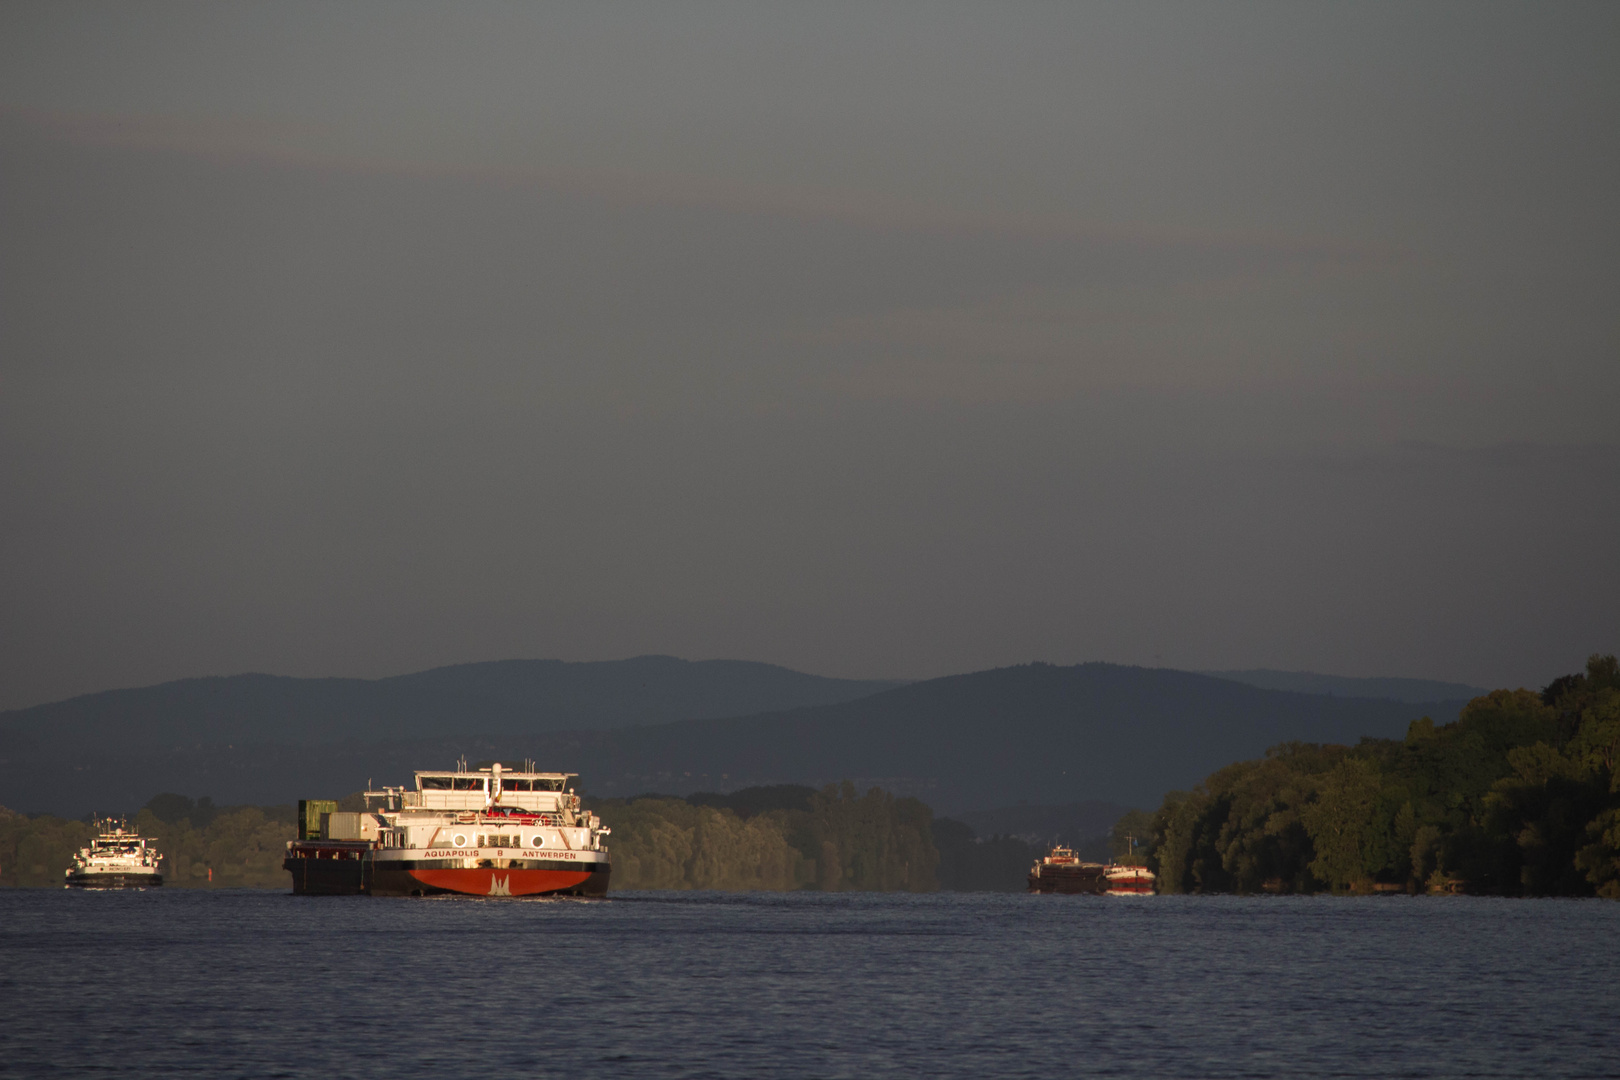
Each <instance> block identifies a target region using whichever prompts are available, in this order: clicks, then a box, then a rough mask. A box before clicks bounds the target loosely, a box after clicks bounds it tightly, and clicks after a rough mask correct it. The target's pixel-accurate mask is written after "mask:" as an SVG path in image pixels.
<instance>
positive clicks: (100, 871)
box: [63, 820, 163, 889]
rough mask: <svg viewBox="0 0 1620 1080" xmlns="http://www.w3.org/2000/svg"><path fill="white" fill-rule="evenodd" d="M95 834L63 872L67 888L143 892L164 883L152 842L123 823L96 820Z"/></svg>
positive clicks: (161, 859)
mask: <svg viewBox="0 0 1620 1080" xmlns="http://www.w3.org/2000/svg"><path fill="white" fill-rule="evenodd" d="M96 827H97V829H98V830H99V832H98V834H97V835H96V836H95V837H94V838H93V839H92V840H91V841H90V843H89V845H88V846H86V847H82V848H80V849H79V853H78V854H77V855H75V856H74V857H73V865H72V866H70V867H69V868H68V869H67V870H65V871H63V873H64V875H65V876H66V878H67V881H66V882H65V884H64V885H63V887H64V888H68V889H145V888H151V887H153V886H157V885H162V884H163V872H162V870H161V869H160V867H161V864H162V862H163V856H162V855H160V854H158V852H157V849H156V848H154V847H153V846H152V844H153V843H154V842H155V841H153V840H151V839H148V838H147V837H144V836H136V835H135V834H134V833H132V832H129V831H128V830H126V829H125V828H124V822H122V821H112V820H106V821H98V822H96Z"/></svg>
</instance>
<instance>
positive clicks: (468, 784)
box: [450, 776, 484, 791]
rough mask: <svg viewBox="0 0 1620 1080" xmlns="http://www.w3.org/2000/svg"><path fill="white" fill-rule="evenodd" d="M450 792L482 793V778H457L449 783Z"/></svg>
mask: <svg viewBox="0 0 1620 1080" xmlns="http://www.w3.org/2000/svg"><path fill="white" fill-rule="evenodd" d="M450 785H451V790H452V791H483V790H484V778H483V777H482V776H457V777H453V778H452V779H451V781H450Z"/></svg>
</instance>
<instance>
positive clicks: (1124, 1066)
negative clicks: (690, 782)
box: [0, 889, 1620, 1077]
mask: <svg viewBox="0 0 1620 1080" xmlns="http://www.w3.org/2000/svg"><path fill="white" fill-rule="evenodd" d="M0 1072H11V1073H14V1074H17V1075H29V1076H32V1075H38V1076H44V1075H47V1074H49V1075H55V1076H60V1075H75V1074H80V1073H95V1074H104V1073H107V1074H113V1075H119V1076H172V1075H176V1074H188V1073H189V1074H198V1075H205V1076H210V1077H236V1076H244V1077H246V1076H252V1077H260V1076H285V1077H347V1076H353V1077H395V1076H448V1077H462V1076H474V1075H478V1076H490V1077H505V1076H589V1077H595V1076H634V1077H639V1076H647V1077H778V1076H780V1077H843V1076H848V1077H872V1076H889V1075H893V1076H919V1077H958V1076H960V1077H1023V1076H1030V1077H1035V1076H1039V1077H1053V1076H1067V1075H1097V1076H1128V1077H1166V1076H1187V1077H1227V1076H1233V1077H1238V1076H1242V1077H1259V1076H1287V1077H1295V1076H1358V1077H1359V1076H1378V1077H1391V1076H1412V1077H1430V1076H1434V1077H1440V1076H1443V1077H1453V1076H1514V1077H1523V1076H1548V1075H1556V1076H1570V1077H1584V1076H1620V904H1617V903H1613V902H1607V901H1578V900H1575V901H1571V900H1492V899H1481V898H1467V897H1433V898H1430V897H1423V898H1404V897H1402V898H1393V897H1384V898H1368V899H1347V898H1330V897H1316V898H1282V897H1268V898H1237V897H1132V898H1124V897H1121V898H1104V897H1083V896H1026V895H1004V894H952V893H937V894H931V895H922V896H910V895H897V894H849V893H845V894H824V893H794V894H759V893H755V894H737V893H731V894H721V893H629V894H620V895H618V896H616V897H614V898H613V899H610V900H607V901H577V900H574V901H521V900H518V901H502V900H468V899H434V900H420V899H398V900H384V899H369V898H364V897H352V898H350V897H344V898H315V897H294V896H291V895H287V894H282V893H272V892H250V891H242V892H223V891H222V892H201V891H190V890H180V889H159V890H152V891H148V892H129V893H98V892H93V893H86V892H67V891H56V890H18V889H12V890H4V891H0Z"/></svg>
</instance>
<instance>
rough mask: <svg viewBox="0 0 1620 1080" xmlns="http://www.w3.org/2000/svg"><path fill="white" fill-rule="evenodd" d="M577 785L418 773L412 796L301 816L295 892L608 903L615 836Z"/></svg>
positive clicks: (503, 773) (470, 773)
mask: <svg viewBox="0 0 1620 1080" xmlns="http://www.w3.org/2000/svg"><path fill="white" fill-rule="evenodd" d="M576 775H577V774H575V773H543V772H533V771H529V770H510V769H506V768H503V767H502V766H501V765H499V764H496V765H493V766H491V767H490V768H487V769H474V770H467V769H461V770H457V771H447V772H418V773H416V787H415V790H407V789H405V788H402V787H400V788H389V787H385V788H383V789H382V790H381V791H368V792H366V805H367V807H368V809H367V810H365V811H363V812H353V813H343V812H339V811H337V810H336V808H335V805H334V804H330V803H328V804H326V805H328V806H332V807H333V809H331V810H328V811H325V812H319V813H314V812H311V813H307V814H305V815H302V817H303V819H304V820H303V821H302V822H301V826H300V831H301V835H300V838H299V839H297V840H292V841H289V842H288V844H287V857H286V859H285V860H284V861H283V863H282V865H283V866H284V867H285V868H286V869H287V870H289V871H290V872H291V873H292V878H293V892H295V893H312V894H325V895H354V894H364V895H368V896H433V895H438V894H445V893H460V894H462V895H466V896H605V895H606V894H607V888H608V875H609V870H610V864H609V859H608V849H607V844H606V842H605V839H606V837H607V836H608V834H609V832H610V831H611V830H609V829H607V828H605V827H603V825H602V820H601V819H600V818H599V817H597V816H596V815H595V814H592V813H587V812H585V811H583V810H581V808H580V802H579V796H578V795H576V794H574V792H573V789H571V788H569V787H568V781H569V779H570V778H572V777H574V776H576ZM373 802H376V803H377V806H376V808H375V809H372V808H371V806H372V803H373ZM304 805H305V806H306V807H308V806H309V805H310V804H309V803H306V804H304Z"/></svg>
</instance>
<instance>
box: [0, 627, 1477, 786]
mask: <svg viewBox="0 0 1620 1080" xmlns="http://www.w3.org/2000/svg"><path fill="white" fill-rule="evenodd" d="M643 659H644V660H646V659H652V660H655V661H656V663H654V664H652V666H651V670H660V668H659V665H666V666H667V665H669V664H674V665H681V664H684V663H685V662H683V661H673V660H669V659H668V658H643ZM529 663H533V662H529ZM553 663H554V662H553ZM619 663H620V664H621V665H622V664H632V665H633V664H634V663H636V662H632V661H620V662H619ZM709 663H711V664H722V665H723V664H725V663H726V662H722V661H713V662H709ZM499 668H500V666H499V665H495V667H494V669H493V673H494V674H501V671H500V670H499ZM620 670H621V671H624V670H636V669H635V668H633V667H632V668H630V669H624V668H621V669H620ZM712 670H722V669H712ZM777 670H778V671H780V670H783V669H777ZM446 671H448V672H450V673H451V674H450V675H449V676H444V675H442V674H436V673H434V672H425V673H423V675H422V676H405V677H402V680H379V682H393V683H395V685H396V686H403V687H404V688H405V690H404V691H401V692H402V693H404V699H403V700H404V701H405V703H406V704H412V703H413V702H414V704H412V709H411V710H410V711H403V712H401V714H400V716H399V717H390V716H388V715H385V714H381V713H379V712H377V711H376V710H375V709H373V710H371V711H365V710H359V709H356V710H355V711H354V712H351V713H344V712H343V711H342V709H341V708H340V707H339V706H340V705H342V704H343V703H345V702H352V701H353V700H354V699H353V697H352V695H354V694H355V693H357V692H358V691H357V690H356V687H355V685H354V684H357V683H358V684H361V686H362V687H363V686H364V685H366V684H365V683H364V681H363V680H330V682H333V683H337V684H339V685H338V686H337V687H336V688H335V692H334V694H333V696H332V697H330V698H323V700H328V701H329V702H330V701H336V702H337V703H338V704H337V705H332V706H331V709H330V710H329V713H324V714H321V715H322V716H328V715H330V716H334V717H336V721H335V722H332V723H329V724H326V725H325V726H322V725H321V724H320V723H316V722H314V721H312V720H311V719H310V718H309V717H307V716H306V717H305V718H304V722H302V723H287V724H285V725H283V726H282V728H281V729H280V730H269V731H267V730H266V728H265V726H264V725H262V724H248V723H245V722H243V721H241V720H240V719H238V720H235V721H230V722H221V723H220V724H219V725H218V726H217V727H212V728H210V727H209V726H208V722H209V720H210V718H211V717H212V716H215V715H218V714H219V711H220V710H219V709H217V708H200V707H197V706H195V705H193V706H192V707H191V712H189V713H188V714H187V716H188V717H189V719H186V720H185V721H184V722H181V723H174V722H170V721H168V720H163V718H162V714H161V711H160V710H158V711H154V710H156V705H153V703H152V702H150V701H149V702H148V705H149V706H152V707H150V708H145V709H139V710H132V709H126V710H124V711H122V712H116V711H115V712H114V713H112V714H106V713H98V714H96V715H97V716H99V717H100V719H92V720H91V721H86V720H84V719H83V718H80V719H79V720H77V721H75V718H74V715H73V713H72V711H71V710H68V709H66V707H67V706H70V705H73V704H74V703H73V702H64V703H59V704H58V705H56V706H39V707H36V708H35V709H28V710H20V711H18V712H14V713H11V714H7V715H5V716H0V803H4V804H5V805H8V806H11V807H13V808H16V809H21V810H25V811H38V810H49V811H52V812H56V813H69V814H73V815H79V814H83V813H86V812H88V811H90V810H101V811H109V810H110V811H116V810H119V809H125V808H131V807H135V806H139V805H141V804H142V803H144V802H145V801H146V800H147V799H149V798H151V797H152V796H153V795H155V794H157V793H158V792H160V791H176V792H180V793H182V794H186V795H190V796H200V795H210V796H212V797H213V799H214V801H215V802H216V803H219V804H221V805H224V804H229V803H248V802H251V803H280V802H285V801H288V800H290V799H297V798H300V797H308V796H332V795H342V794H344V793H346V792H350V791H354V790H355V789H357V788H359V787H360V786H361V785H362V784H364V783H366V782H368V780H374V781H375V782H376V783H391V784H399V783H408V782H410V778H411V777H410V773H411V770H412V769H416V768H440V767H445V766H448V765H451V764H452V763H453V762H454V761H455V760H456V758H457V757H458V756H462V755H465V756H466V757H467V758H468V759H469V760H478V759H486V758H501V759H505V760H521V759H523V758H532V759H534V760H536V761H537V762H540V763H542V766H543V767H545V768H549V769H559V770H567V771H570V772H577V773H580V774H581V785H582V790H584V791H586V792H587V793H589V794H591V795H596V796H621V797H622V796H627V795H635V794H640V793H643V792H648V791H659V792H665V793H668V794H671V795H681V796H685V795H689V794H692V793H694V792H698V791H717V792H727V791H734V790H737V789H740V788H747V787H756V786H765V785H773V784H808V785H810V786H819V785H821V784H823V783H827V782H832V781H838V780H843V779H850V780H853V781H855V782H856V783H857V784H859V785H861V786H863V787H864V786H869V785H878V786H882V787H885V788H887V789H889V790H891V791H894V792H896V793H899V794H907V795H916V796H918V797H920V798H922V799H924V801H926V802H928V803H929V804H930V805H932V806H933V807H934V808H935V809H936V811H939V812H941V813H960V812H967V811H974V810H982V809H985V808H990V807H1009V806H1015V805H1018V804H1020V803H1024V804H1038V805H1062V804H1073V803H1079V802H1086V801H1098V802H1110V803H1115V804H1118V805H1122V806H1136V807H1148V806H1153V805H1156V804H1157V803H1158V801H1159V799H1160V798H1161V797H1162V796H1163V794H1164V792H1165V791H1166V790H1169V789H1172V788H1177V787H1190V786H1191V785H1193V784H1195V783H1197V782H1198V781H1200V780H1201V779H1202V778H1203V777H1205V776H1207V775H1209V773H1211V772H1213V771H1214V770H1215V769H1218V768H1220V767H1222V766H1224V765H1226V764H1228V763H1231V762H1234V761H1239V760H1243V759H1245V758H1250V757H1254V756H1256V755H1259V754H1261V753H1264V751H1265V750H1266V748H1267V747H1269V746H1272V745H1274V744H1276V743H1279V742H1284V741H1289V740H1300V741H1310V742H1345V743H1354V742H1356V741H1358V740H1359V739H1360V738H1361V737H1362V736H1364V735H1365V736H1382V737H1399V736H1401V735H1404V733H1405V731H1406V727H1407V724H1408V723H1409V722H1410V721H1411V720H1413V719H1415V718H1416V717H1417V716H1419V715H1421V714H1425V713H1426V714H1428V715H1430V716H1432V717H1433V718H1434V719H1435V720H1437V721H1441V722H1444V721H1448V720H1451V719H1453V718H1454V717H1455V716H1456V714H1457V711H1458V710H1459V709H1460V708H1461V706H1462V704H1463V702H1462V701H1460V700H1458V701H1451V702H1434V703H1429V704H1427V705H1421V706H1420V705H1412V704H1408V703H1403V702H1396V701H1390V700H1375V699H1359V698H1340V697H1327V696H1322V695H1309V694H1299V693H1293V692H1287V691H1278V690H1265V689H1261V688H1258V687H1253V686H1248V685H1245V684H1242V683H1238V682H1234V681H1231V680H1228V679H1221V678H1214V677H1210V676H1205V675H1197V674H1192V673H1189V672H1182V671H1171V670H1167V669H1156V668H1131V667H1120V666H1117V665H1111V664H1080V665H1076V666H1074V667H1054V666H1051V665H1048V664H1030V665H1023V666H1019V667H1011V668H997V669H994V670H990V671H982V672H975V673H971V674H966V675H953V676H948V677H945V678H941V679H931V680H928V681H925V682H919V683H912V684H908V685H900V686H894V685H893V684H885V685H888V686H889V688H888V689H881V690H879V691H878V692H877V693H867V694H863V695H861V696H853V691H854V690H855V689H857V688H858V687H859V688H864V687H865V686H869V685H871V684H849V683H844V684H842V685H841V686H837V687H827V686H825V685H823V686H821V687H820V688H819V689H818V690H817V692H824V693H832V692H835V691H836V692H838V693H846V692H847V693H850V694H851V696H850V697H848V698H846V699H845V700H842V701H835V702H831V703H824V704H814V705H801V706H798V707H794V708H786V709H783V708H775V709H770V710H765V711H759V712H755V713H752V714H748V715H732V716H727V717H708V718H693V719H682V720H676V721H672V722H661V723H648V724H643V725H640V726H634V727H622V726H621V727H598V728H596V729H594V730H592V729H575V730H567V731H563V730H555V729H554V730H550V731H547V730H543V729H539V728H536V727H525V726H524V724H525V722H526V720H527V718H528V717H530V716H532V715H533V712H532V711H531V710H530V709H529V707H528V706H527V705H523V703H522V700H520V699H521V695H519V699H510V698H507V697H503V696H502V694H500V693H495V692H493V691H491V692H489V693H484V692H483V691H480V692H479V693H477V694H472V696H471V697H470V698H469V699H467V700H471V701H477V702H484V703H486V704H487V703H491V702H493V703H494V705H491V706H490V711H489V712H487V713H485V714H482V715H475V714H477V713H478V711H479V709H481V708H483V707H484V706H478V707H476V708H475V706H474V705H472V704H468V703H467V700H464V701H463V702H462V704H461V705H459V706H456V705H455V704H454V701H453V700H452V698H451V697H445V696H442V693H447V691H444V687H445V685H446V683H445V682H443V681H440V682H438V683H437V684H435V679H440V680H443V679H446V678H448V680H449V682H450V683H451V684H453V683H454V682H455V681H456V680H457V679H461V678H473V677H474V676H478V675H479V674H481V673H485V672H490V671H491V669H489V668H488V667H486V666H485V665H469V666H467V667H466V668H460V669H440V672H441V673H442V672H446ZM789 674H794V675H796V674H797V673H789ZM427 676H433V677H434V678H429V679H426V680H425V684H424V683H420V682H412V680H415V679H423V678H425V677H427ZM249 678H256V679H261V680H266V681H267V682H266V683H264V684H260V683H250V684H248V685H250V686H252V687H255V688H260V687H262V686H263V685H268V686H270V687H271V688H272V689H274V688H276V687H285V685H286V683H287V682H294V683H296V682H299V681H298V680H273V679H271V678H270V677H268V676H259V677H249ZM802 678H805V679H811V680H814V678H815V677H814V676H803V677H802ZM226 681H228V680H226ZM317 681H318V682H322V683H325V682H328V681H327V680H317ZM474 681H475V682H476V681H477V680H476V679H474ZM498 681H499V680H497V682H498ZM193 683H201V684H204V685H203V686H201V687H198V686H195V685H193ZM210 684H216V685H217V681H213V680H195V681H192V682H188V683H182V684H167V685H168V686H169V687H170V688H174V687H180V688H182V689H183V691H184V692H183V693H181V694H180V698H179V699H180V700H185V699H186V695H193V694H200V695H201V697H202V699H203V700H204V701H205V702H207V701H213V702H214V703H215V704H216V705H217V704H218V699H217V698H215V697H211V696H210V691H211V690H212V689H213V688H214V686H212V685H210ZM435 685H437V686H438V690H435V689H434V686H435ZM504 685H507V686H508V688H509V689H510V684H504ZM649 685H651V684H650V683H649ZM154 689H159V690H161V689H163V688H154ZM328 689H334V688H328ZM390 692H392V690H391V691H390ZM638 692H639V691H638ZM120 693H132V692H120ZM345 695H351V696H345ZM93 697H95V696H93ZM249 697H250V698H251V700H254V701H263V700H266V699H267V698H273V694H268V693H263V694H261V693H257V692H256V693H255V694H254V695H249ZM84 700H86V699H76V701H84ZM169 700H175V699H174V698H163V697H162V696H161V695H160V696H159V698H158V699H157V705H161V704H163V703H164V702H165V701H169ZM514 700H516V701H517V703H516V704H515V705H514V704H513V701H514ZM726 700H735V698H727V699H726ZM503 701H504V702H506V705H505V706H502V707H503V708H505V709H506V711H505V712H502V711H501V709H500V708H496V707H495V706H499V705H500V703H501V702H503ZM435 702H437V703H438V704H435ZM452 706H454V707H452ZM518 706H522V707H521V708H520V707H518ZM402 708H403V707H402ZM458 709H459V710H460V711H459V712H458V711H457V710H458ZM55 710H61V711H55ZM111 716H121V717H123V718H124V719H126V720H133V719H135V718H136V717H138V716H154V717H157V718H158V719H159V720H160V722H159V723H158V724H156V725H155V726H154V728H153V729H152V730H149V731H144V732H143V731H142V730H135V729H130V730H123V731H119V730H115V729H107V730H103V729H105V728H107V725H108V724H110V723H112V720H111V719H110V718H109V717H111ZM316 719H319V717H317V718H316ZM23 721H26V722H23ZM136 727H137V728H138V727H139V725H136ZM159 733H161V735H162V737H161V738H159V737H158V735H159ZM103 735H105V736H106V737H107V738H108V739H109V740H111V741H108V742H105V743H104V742H101V741H98V740H99V739H100V738H101V737H102V736H103Z"/></svg>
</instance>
